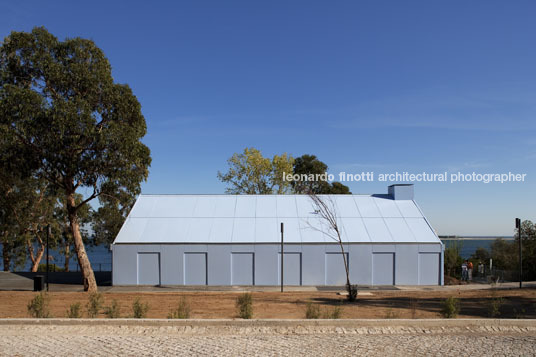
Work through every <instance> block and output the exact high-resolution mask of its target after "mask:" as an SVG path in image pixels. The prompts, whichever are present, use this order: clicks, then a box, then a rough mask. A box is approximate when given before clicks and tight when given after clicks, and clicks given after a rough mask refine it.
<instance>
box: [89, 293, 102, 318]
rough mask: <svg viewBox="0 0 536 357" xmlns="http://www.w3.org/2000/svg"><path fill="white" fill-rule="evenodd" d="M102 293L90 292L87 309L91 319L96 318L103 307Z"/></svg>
mask: <svg viewBox="0 0 536 357" xmlns="http://www.w3.org/2000/svg"><path fill="white" fill-rule="evenodd" d="M102 303H103V299H102V294H101V293H91V294H89V297H88V301H87V305H86V309H87V316H88V317H89V318H91V319H94V318H95V317H97V316H98V315H99V312H100V310H101V309H102Z"/></svg>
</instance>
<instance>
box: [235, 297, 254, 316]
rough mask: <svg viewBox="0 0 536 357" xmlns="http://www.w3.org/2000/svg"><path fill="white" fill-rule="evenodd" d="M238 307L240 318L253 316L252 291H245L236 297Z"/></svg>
mask: <svg viewBox="0 0 536 357" xmlns="http://www.w3.org/2000/svg"><path fill="white" fill-rule="evenodd" d="M236 309H237V310H238V316H240V318H243V319H251V318H252V317H253V296H252V295H251V293H243V294H241V295H240V296H238V297H237V298H236Z"/></svg>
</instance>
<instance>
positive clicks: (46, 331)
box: [0, 319, 536, 357]
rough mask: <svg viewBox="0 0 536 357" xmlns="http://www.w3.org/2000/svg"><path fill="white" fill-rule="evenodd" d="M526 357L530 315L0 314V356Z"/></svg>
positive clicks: (530, 345)
mask: <svg viewBox="0 0 536 357" xmlns="http://www.w3.org/2000/svg"><path fill="white" fill-rule="evenodd" d="M361 354H363V355H367V356H369V355H370V356H385V355H392V356H410V355H411V356H414V355H441V356H457V357H458V356H466V355H469V356H472V357H473V356H496V355H497V356H511V355H523V356H533V355H535V354H536V321H535V320H461V319H460V320H250V321H245V320H132V319H125V320H103V319H99V320H65V319H50V320H33V319H13V320H9V319H7V320H0V356H19V355H24V356H34V355H35V356H81V355H84V356H85V355H87V356H109V355H114V356H116V355H117V356H125V355H129V356H168V355H177V356H186V355H203V356H249V355H260V356H276V355H277V356H280V355H285V356H286V355H289V356H298V355H300V356H303V355H305V356H334V355H336V356H339V355H342V356H344V355H361Z"/></svg>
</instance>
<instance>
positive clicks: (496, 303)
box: [488, 290, 504, 317]
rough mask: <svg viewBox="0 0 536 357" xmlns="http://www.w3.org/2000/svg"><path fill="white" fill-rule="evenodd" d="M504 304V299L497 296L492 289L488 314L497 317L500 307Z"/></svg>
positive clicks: (499, 313)
mask: <svg viewBox="0 0 536 357" xmlns="http://www.w3.org/2000/svg"><path fill="white" fill-rule="evenodd" d="M503 304H504V299H503V298H502V297H500V296H497V292H496V291H495V290H493V293H492V297H491V299H490V301H489V305H488V316H489V317H499V316H500V315H501V307H502V305H503Z"/></svg>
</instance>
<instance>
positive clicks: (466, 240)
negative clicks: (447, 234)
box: [441, 237, 513, 259]
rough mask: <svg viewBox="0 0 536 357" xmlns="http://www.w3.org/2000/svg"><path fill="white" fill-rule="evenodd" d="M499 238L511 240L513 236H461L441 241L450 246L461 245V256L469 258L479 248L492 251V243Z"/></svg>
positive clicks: (446, 246)
mask: <svg viewBox="0 0 536 357" xmlns="http://www.w3.org/2000/svg"><path fill="white" fill-rule="evenodd" d="M498 238H502V239H504V240H508V241H511V240H513V238H512V237H478V238H477V237H460V238H441V241H442V242H443V244H444V245H445V248H448V247H450V246H452V245H454V244H458V245H459V247H460V256H461V257H462V258H463V259H468V258H470V257H471V255H473V254H474V252H476V250H477V249H478V248H484V249H486V250H487V251H488V252H491V244H492V243H493V242H494V241H495V240H496V239H498Z"/></svg>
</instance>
